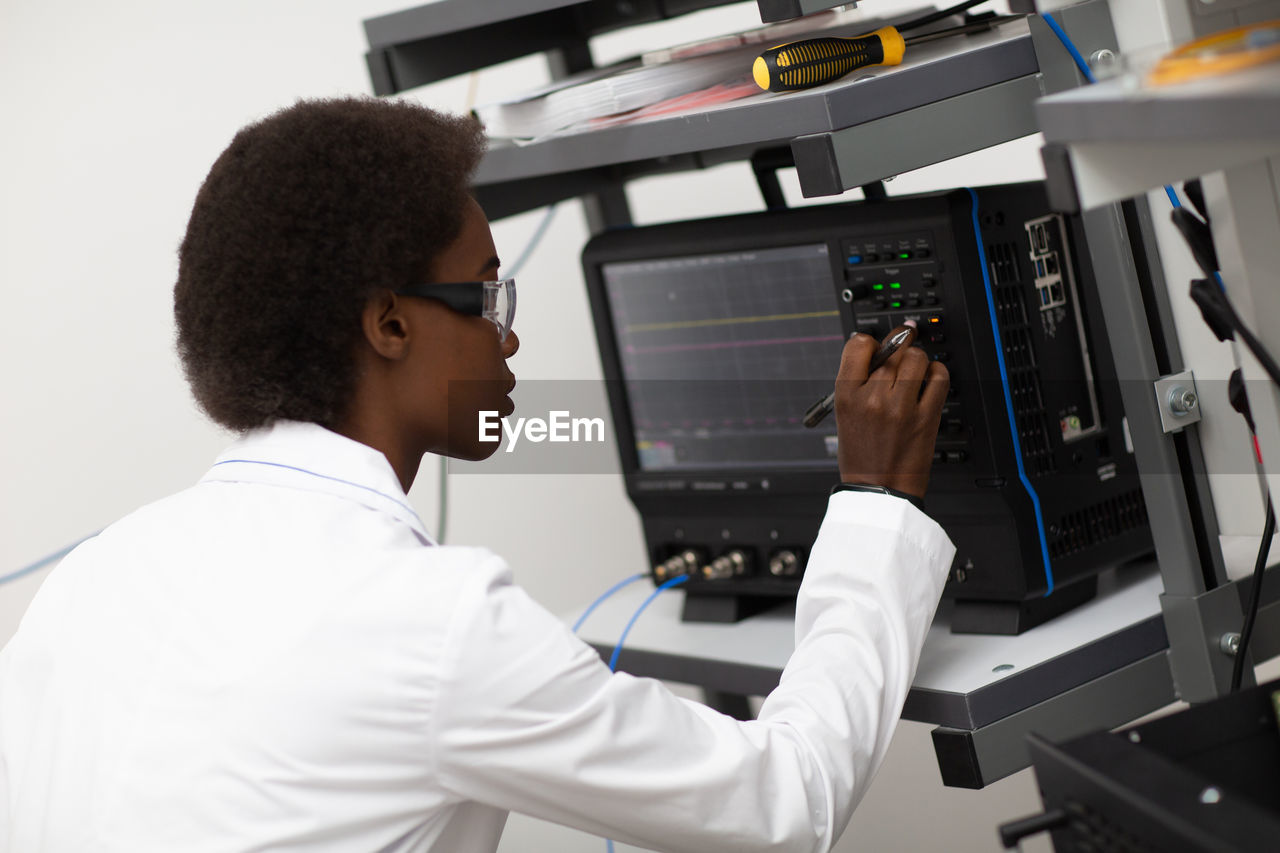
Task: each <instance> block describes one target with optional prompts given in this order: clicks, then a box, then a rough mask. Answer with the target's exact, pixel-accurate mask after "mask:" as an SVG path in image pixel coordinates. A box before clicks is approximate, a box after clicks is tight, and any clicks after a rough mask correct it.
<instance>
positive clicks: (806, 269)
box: [601, 243, 844, 471]
mask: <svg viewBox="0 0 1280 853" xmlns="http://www.w3.org/2000/svg"><path fill="white" fill-rule="evenodd" d="M601 272H602V274H603V278H604V283H605V290H606V293H607V294H608V302H609V310H610V312H611V314H612V320H613V328H614V332H615V339H616V345H617V348H618V353H617V355H618V361H619V364H620V365H621V368H622V379H623V382H624V385H625V388H626V393H627V399H628V402H629V404H630V412H631V418H632V423H631V425H630V426H631V429H632V433H633V435H634V437H635V445H636V454H637V457H638V460H639V467H640V469H641V470H643V471H676V470H685V469H687V470H697V469H701V470H716V469H755V470H759V469H761V468H773V469H778V468H784V469H789V468H825V467H834V466H835V448H836V442H835V419H834V418H832V419H830V420H829V422H827V423H825V424H823V425H822V426H821V427H819V428H817V429H806V428H805V426H804V425H803V424H802V423H801V417H802V415H803V414H804V411H805V410H806V409H807V408H808V407H809V406H810V405H811V404H812V403H813V402H814V401H815V400H817V399H819V398H821V397H823V396H825V395H826V394H827V393H829V392H830V391H831V389H832V387H833V382H834V380H835V376H836V373H837V371H838V369H839V366H840V353H841V350H842V348H843V343H844V333H843V329H842V326H841V321H840V314H839V311H838V309H837V304H838V303H837V296H836V289H835V286H834V283H833V280H832V265H831V260H830V258H829V257H828V249H827V245H826V244H825V243H817V244H811V245H799V246H786V247H782V248H768V249H759V250H750V251H737V252H725V253H718V254H700V255H696V256H683V257H671V258H655V259H646V260H636V261H619V262H611V263H606V264H604V265H603V266H602V269H601Z"/></svg>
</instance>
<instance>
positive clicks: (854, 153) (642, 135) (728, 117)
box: [476, 21, 1042, 218]
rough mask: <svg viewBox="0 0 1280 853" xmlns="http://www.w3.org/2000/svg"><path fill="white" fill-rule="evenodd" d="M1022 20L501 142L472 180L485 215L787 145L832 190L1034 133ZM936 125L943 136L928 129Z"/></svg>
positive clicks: (812, 192)
mask: <svg viewBox="0 0 1280 853" xmlns="http://www.w3.org/2000/svg"><path fill="white" fill-rule="evenodd" d="M1038 70H1039V68H1038V65H1037V62H1036V55H1035V50H1034V48H1033V46H1032V41H1031V37H1030V34H1029V31H1028V28H1027V25H1026V24H1025V23H1024V22H1021V21H1018V22H1013V23H1010V24H1006V25H1003V26H1001V27H999V28H997V29H996V30H995V31H992V32H988V33H981V34H978V35H974V36H968V37H965V38H962V39H953V40H942V41H939V42H935V43H929V44H924V45H921V46H919V47H918V48H916V49H914V50H913V51H912V55H911V58H910V59H909V60H908V61H907V62H905V63H903V64H902V65H900V66H897V67H895V68H875V69H867V70H866V72H865V73H862V74H857V75H854V76H853V77H852V78H851V79H848V80H843V81H838V82H836V83H831V84H828V85H826V86H820V87H817V88H814V89H809V90H804V91H800V92H792V93H787V94H783V95H776V94H768V93H763V92H762V93H760V94H759V95H752V96H749V97H747V98H744V99H741V100H738V101H733V102H730V103H727V104H723V105H720V106H717V107H713V108H710V109H703V110H699V111H697V112H690V113H684V114H679V115H672V116H666V117H661V118H654V119H649V120H642V121H636V122H633V123H629V124H624V125H615V126H612V127H606V128H602V129H599V130H588V131H582V132H576V133H567V134H562V135H556V136H551V137H547V138H545V139H542V140H540V141H536V142H533V143H530V144H519V145H517V144H511V143H501V144H497V145H495V146H494V147H493V148H492V150H490V152H489V153H488V155H487V156H486V157H485V159H484V161H483V162H482V163H481V165H480V169H479V171H478V173H477V175H476V190H477V195H478V197H479V199H480V201H481V203H482V204H483V205H484V207H485V210H486V211H487V212H488V213H489V216H490V217H491V218H500V217H503V216H508V215H510V214H513V213H519V212H521V211H523V210H528V209H531V208H534V207H538V206H541V205H545V204H549V203H551V202H553V201H558V200H560V199H563V198H570V197H573V196H576V195H581V194H583V193H585V192H590V191H591V190H592V188H593V187H594V186H596V185H598V184H601V183H603V182H605V181H610V180H611V181H615V182H616V181H618V180H626V179H628V178H632V177H636V176H638V175H644V174H653V173H658V172H664V171H672V170H680V169H689V168H696V167H698V166H704V165H710V164H715V163H720V162H726V161H729V160H736V159H744V158H747V157H750V156H751V154H752V153H754V152H755V151H757V150H760V149H767V148H778V147H782V148H785V147H788V146H789V147H790V149H791V153H792V154H793V156H794V158H795V163H796V168H797V171H798V172H799V177H800V186H801V190H802V192H803V193H804V194H805V195H806V196H817V195H833V194H837V193H840V192H842V191H844V190H846V189H850V188H852V187H855V186H860V185H862V184H865V183H868V182H870V181H873V180H878V179H880V178H883V177H886V176H888V175H894V174H897V173H899V172H904V171H908V170H910V169H915V168H919V167H921V166H926V165H929V164H931V163H936V162H939V161H941V160H945V159H949V158H951V157H955V156H957V155H959V154H963V153H967V152H969V151H975V150H978V149H980V148H985V147H987V146H990V145H995V144H997V143H1000V142H1005V141H1008V140H1010V139H1016V138H1018V137H1020V136H1026V135H1028V134H1031V133H1035V132H1036V130H1037V127H1036V125H1035V115H1034V111H1033V109H1032V104H1033V102H1034V100H1035V99H1036V98H1038V97H1039V96H1040V95H1041V94H1042V91H1041V86H1040V81H1039V77H1038ZM939 128H946V132H945V133H942V132H939V130H938V129H939Z"/></svg>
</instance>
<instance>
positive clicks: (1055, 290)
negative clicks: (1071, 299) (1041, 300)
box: [1049, 281, 1067, 305]
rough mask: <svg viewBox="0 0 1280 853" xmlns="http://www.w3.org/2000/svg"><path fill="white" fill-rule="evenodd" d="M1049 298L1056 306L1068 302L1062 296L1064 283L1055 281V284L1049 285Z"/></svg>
mask: <svg viewBox="0 0 1280 853" xmlns="http://www.w3.org/2000/svg"><path fill="white" fill-rule="evenodd" d="M1049 296H1050V301H1052V302H1053V304H1054V305H1057V304H1060V303H1062V302H1066V301H1067V300H1066V298H1065V297H1064V296H1063V295H1062V282H1060V281H1055V282H1054V283H1053V284H1051V285H1049Z"/></svg>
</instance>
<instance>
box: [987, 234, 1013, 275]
mask: <svg viewBox="0 0 1280 853" xmlns="http://www.w3.org/2000/svg"><path fill="white" fill-rule="evenodd" d="M1017 251H1018V250H1017V246H1015V245H1014V244H1013V243H992V244H991V245H990V246H987V265H988V266H989V267H991V281H992V282H994V283H995V284H1012V283H1013V282H1015V281H1017V280H1018V260H1017V258H1018V255H1017Z"/></svg>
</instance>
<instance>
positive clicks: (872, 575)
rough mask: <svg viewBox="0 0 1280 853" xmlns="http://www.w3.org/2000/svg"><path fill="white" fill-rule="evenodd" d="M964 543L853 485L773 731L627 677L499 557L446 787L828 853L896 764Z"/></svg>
mask: <svg viewBox="0 0 1280 853" xmlns="http://www.w3.org/2000/svg"><path fill="white" fill-rule="evenodd" d="M953 555H954V548H953V547H952V545H951V543H950V541H949V540H948V539H947V538H946V535H945V534H944V533H943V532H942V530H941V528H940V527H938V525H937V524H936V523H935V522H933V521H932V520H931V519H929V518H928V517H927V516H926V515H924V514H923V513H921V512H919V511H918V510H916V509H915V508H914V507H912V506H911V505H910V504H909V503H907V502H906V501H903V500H901V499H898V498H893V497H888V496H884V495H876V494H870V493H859V492H839V493H837V494H835V495H833V496H832V497H831V499H830V503H829V505H828V510H827V515H826V517H825V519H824V521H823V524H822V528H821V530H820V532H819V534H818V538H817V540H816V542H815V543H814V547H813V549H812V553H811V556H810V559H809V562H808V566H807V568H806V574H805V579H804V581H803V583H802V585H801V590H800V593H799V596H798V599H797V608H796V648H795V652H794V654H793V655H792V657H791V659H790V661H789V662H788V664H787V666H786V668H785V669H784V671H783V674H782V679H781V683H780V684H779V686H778V687H777V689H776V690H774V692H773V693H772V694H770V696H769V697H768V698H767V699H766V701H765V704H764V706H763V707H762V709H761V713H760V716H759V719H757V720H754V721H749V722H742V721H738V720H735V719H733V718H731V717H728V716H724V715H722V714H719V713H717V712H715V711H713V710H711V709H710V708H707V707H706V706H703V705H700V704H698V703H696V702H690V701H688V700H684V699H681V698H679V697H676V696H675V695H674V694H672V693H671V692H670V691H668V690H667V689H666V688H665V687H664V686H663V685H662V684H660V683H659V682H656V681H654V680H651V679H642V678H635V677H632V676H630V675H627V674H624V673H619V674H616V675H615V674H611V673H610V672H609V671H608V668H607V667H606V666H605V665H604V664H603V663H602V662H601V660H600V658H599V656H598V655H597V654H596V652H595V651H594V650H592V649H591V648H590V647H589V646H587V645H586V644H584V643H583V642H581V641H580V640H578V638H576V637H574V636H573V635H572V634H571V633H570V632H569V631H568V629H567V628H566V627H565V626H564V624H563V623H562V622H560V621H559V620H558V619H556V618H555V617H554V616H552V615H551V614H550V613H548V612H546V611H545V610H544V609H542V608H541V607H539V606H538V605H537V604H536V603H534V602H533V601H532V600H530V599H529V597H528V596H527V595H526V594H525V593H524V592H523V591H521V590H520V589H519V588H518V587H516V586H514V585H512V584H511V582H510V577H509V573H508V572H507V570H506V567H505V565H504V564H502V563H501V561H500V560H498V559H497V558H496V557H495V558H492V560H491V561H489V562H488V563H487V564H486V565H485V566H483V568H482V569H481V570H480V572H479V573H480V574H481V575H482V576H483V581H482V582H479V583H476V584H474V585H473V588H472V589H473V591H472V592H471V593H470V595H471V596H472V598H471V600H469V601H460V602H459V608H458V611H459V612H458V617H457V619H456V620H455V624H454V628H453V633H452V636H451V639H450V654H451V655H452V660H451V662H450V665H449V666H447V667H446V672H447V675H446V676H445V679H444V682H443V683H442V684H441V685H440V692H439V695H438V701H437V703H436V705H435V709H434V713H433V715H432V718H431V722H430V732H429V736H430V737H431V739H432V745H433V755H434V759H435V760H434V765H435V767H436V769H437V772H438V774H439V777H440V782H441V784H442V785H443V786H444V787H445V789H446V790H448V791H449V792H450V793H451V794H452V795H453V796H456V797H457V798H458V799H459V800H475V801H478V802H483V803H487V804H489V805H493V806H497V807H500V808H506V809H510V810H513V811H519V812H522V813H525V814H529V815H532V816H535V817H539V818H542V819H545V820H550V821H554V822H557V823H561V824H565V825H568V826H572V827H576V828H578V829H581V830H584V831H586V832H590V833H593V834H596V835H600V836H604V837H610V838H613V839H615V840H617V841H623V842H627V843H630V844H634V845H637V846H641V847H649V848H656V849H661V850H667V851H691V853H710V851H719V850H723V851H735V853H741V851H752V850H779V849H785V850H790V851H806V850H814V851H817V850H827V849H829V848H830V847H831V845H832V844H834V843H835V841H836V840H837V839H838V838H839V836H840V833H841V832H843V830H844V827H845V826H846V824H847V823H848V821H849V818H850V816H851V815H852V813H853V809H854V806H856V805H857V802H858V800H859V799H860V798H861V796H862V795H863V794H864V793H865V791H866V789H867V786H868V784H869V783H870V781H871V779H872V777H873V776H874V774H875V771H876V768H877V767H878V765H879V763H880V762H881V760H882V759H883V758H884V754H885V751H886V749H887V747H888V744H889V740H890V737H891V736H892V733H893V728H894V726H895V724H896V722H897V719H898V715H899V713H900V711H901V708H902V702H903V700H904V698H905V696H906V692H907V689H908V687H909V686H910V683H911V679H912V677H913V675H914V672H915V666H916V662H917V660H918V658H919V654H920V648H921V645H922V643H923V640H924V635H925V632H926V631H927V629H928V626H929V623H930V621H931V619H932V616H933V613H934V610H935V608H936V606H937V602H938V597H939V595H940V594H941V590H942V585H943V583H944V581H945V579H946V573H947V570H948V568H949V566H950V564H951V559H952V556H953Z"/></svg>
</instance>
